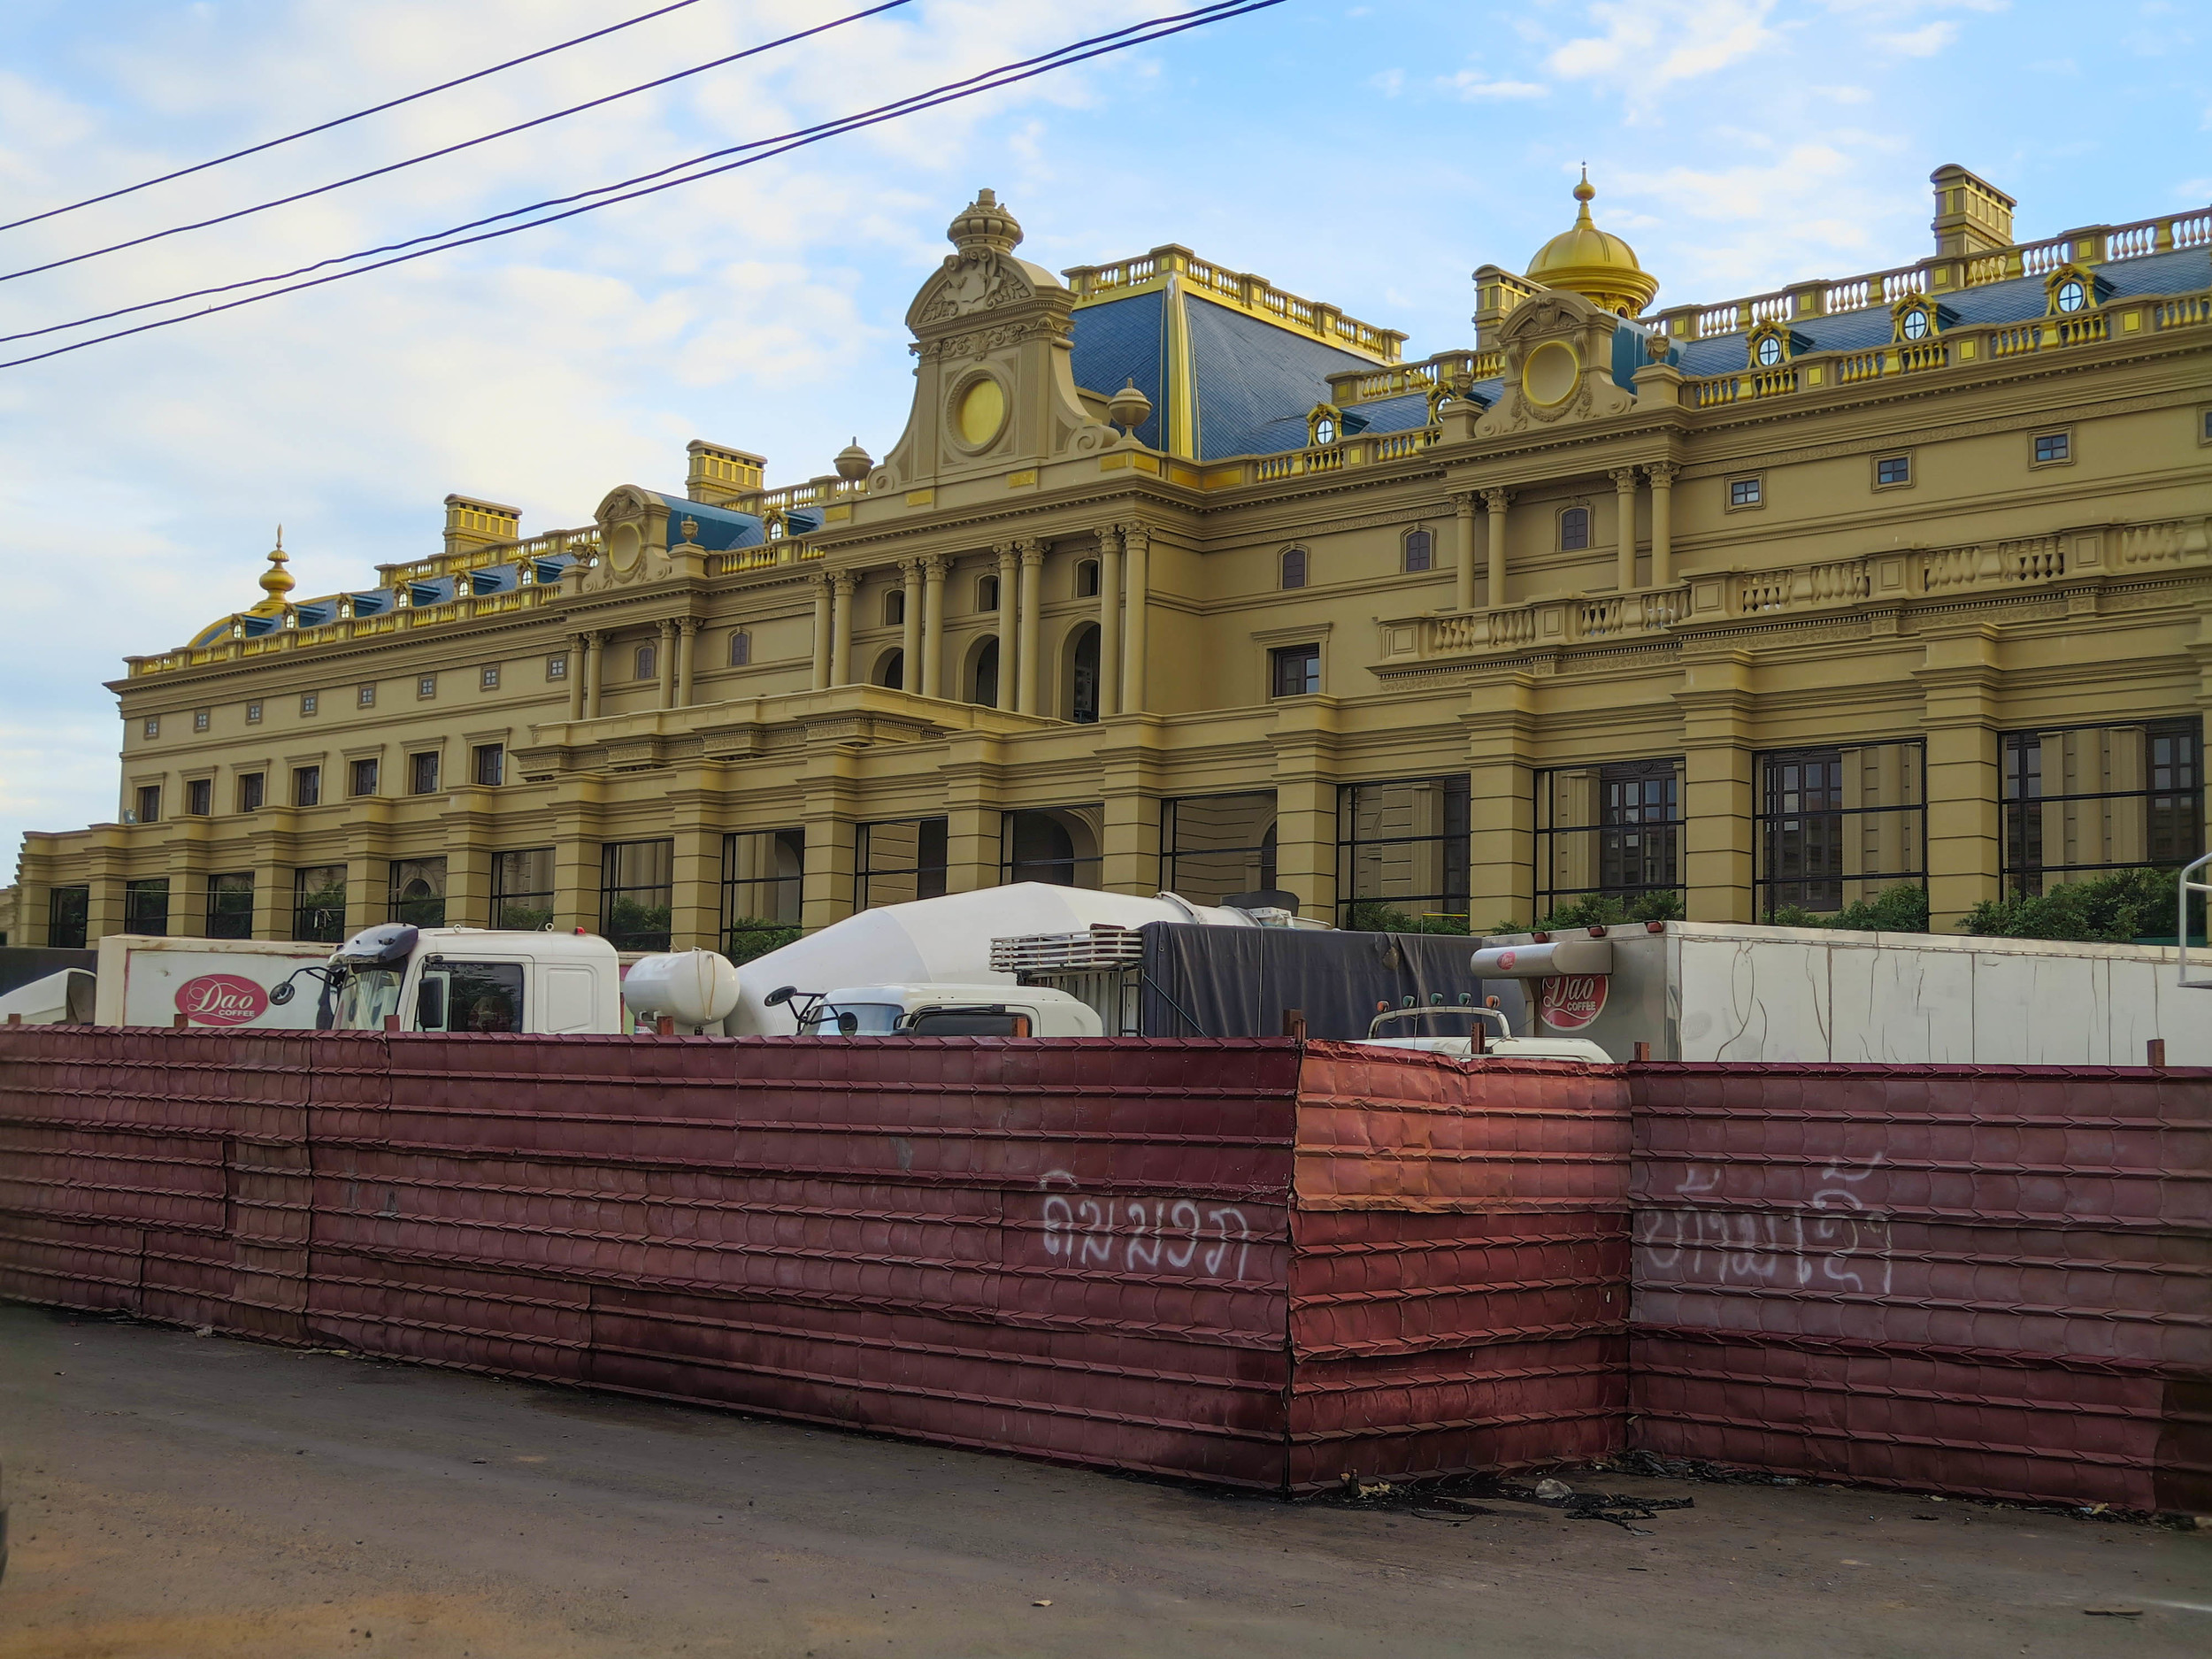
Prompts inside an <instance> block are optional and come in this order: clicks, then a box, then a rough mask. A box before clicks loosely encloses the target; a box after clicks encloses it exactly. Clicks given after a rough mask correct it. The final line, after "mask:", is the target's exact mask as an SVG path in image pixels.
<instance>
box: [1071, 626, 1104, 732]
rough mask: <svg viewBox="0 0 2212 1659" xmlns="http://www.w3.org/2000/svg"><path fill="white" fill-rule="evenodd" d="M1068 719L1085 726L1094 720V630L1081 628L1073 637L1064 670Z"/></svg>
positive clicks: (1095, 692)
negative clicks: (1067, 663) (1065, 673)
mask: <svg viewBox="0 0 2212 1659" xmlns="http://www.w3.org/2000/svg"><path fill="white" fill-rule="evenodd" d="M1068 718H1069V719H1071V720H1072V721H1074V722H1075V723H1076V724H1077V725H1078V726H1089V725H1091V724H1093V723H1094V721H1096V720H1097V718H1098V630H1097V629H1096V628H1095V627H1087V628H1085V629H1084V630H1083V631H1082V633H1080V634H1077V635H1076V638H1075V654H1074V660H1073V661H1072V662H1071V664H1069V668H1068Z"/></svg>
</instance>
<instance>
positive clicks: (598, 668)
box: [584, 633, 607, 720]
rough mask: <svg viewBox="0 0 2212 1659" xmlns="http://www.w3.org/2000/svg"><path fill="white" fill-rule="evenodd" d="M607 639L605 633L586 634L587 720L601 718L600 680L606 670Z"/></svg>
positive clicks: (585, 708) (585, 690) (585, 681)
mask: <svg viewBox="0 0 2212 1659" xmlns="http://www.w3.org/2000/svg"><path fill="white" fill-rule="evenodd" d="M606 639H607V636H606V635H605V634H596V633H595V634H586V635H584V718H586V719H587V720H595V719H597V718H599V682H600V680H602V679H603V677H604V672H605V666H606V664H605V661H604V653H603V647H604V646H605V644H606Z"/></svg>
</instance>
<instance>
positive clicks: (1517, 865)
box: [1460, 520, 1536, 933]
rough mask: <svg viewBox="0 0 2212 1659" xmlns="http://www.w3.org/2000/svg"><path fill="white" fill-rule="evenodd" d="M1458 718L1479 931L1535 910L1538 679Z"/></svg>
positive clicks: (1477, 696)
mask: <svg viewBox="0 0 2212 1659" xmlns="http://www.w3.org/2000/svg"><path fill="white" fill-rule="evenodd" d="M1492 522H1493V523H1495V520H1493V521H1492ZM1460 719H1461V721H1462V723H1463V725H1464V726H1465V727H1466V729H1467V908H1468V918H1467V921H1468V926H1470V927H1471V928H1472V929H1473V930H1474V931H1475V932H1476V933H1481V932H1482V931H1483V930H1484V929H1486V928H1487V927H1489V926H1492V925H1493V924H1494V923H1495V922H1498V921H1501V920H1503V919H1505V918H1515V919H1520V918H1527V917H1531V916H1532V915H1533V914H1534V913H1535V908H1536V804H1535V776H1534V764H1533V759H1532V757H1533V756H1534V753H1535V748H1536V682H1535V681H1534V680H1532V678H1531V677H1530V676H1528V675H1526V674H1515V675H1513V676H1511V677H1510V678H1509V679H1504V680H1498V681H1495V682H1494V683H1492V684H1491V685H1488V686H1486V687H1482V688H1480V689H1478V690H1477V691H1476V692H1475V693H1474V694H1473V695H1472V696H1471V698H1470V700H1469V706H1468V709H1467V710H1466V711H1465V712H1464V713H1463V714H1462V715H1461V716H1460Z"/></svg>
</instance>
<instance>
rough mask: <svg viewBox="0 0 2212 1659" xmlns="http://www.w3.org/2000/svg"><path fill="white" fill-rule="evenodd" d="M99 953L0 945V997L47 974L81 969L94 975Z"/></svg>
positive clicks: (41, 946) (34, 946)
mask: <svg viewBox="0 0 2212 1659" xmlns="http://www.w3.org/2000/svg"><path fill="white" fill-rule="evenodd" d="M99 966H100V953H99V952H98V951H96V950H54V949H48V948H47V947H45V946H43V945H0V996H5V995H7V994H8V993H9V992H10V991H12V990H15V989H17V988H18V987H21V986H26V985H28V984H30V983H31V981H32V980H34V979H44V978H45V977H46V976H47V975H48V974H50V973H59V972H61V971H62V970H63V969H64V968H82V969H83V970H84V971H85V972H87V973H93V972H98V970H99Z"/></svg>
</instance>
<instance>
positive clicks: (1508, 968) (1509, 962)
mask: <svg viewBox="0 0 2212 1659" xmlns="http://www.w3.org/2000/svg"><path fill="white" fill-rule="evenodd" d="M1519 956H1520V953H1519V952H1518V951H1514V950H1501V951H1500V952H1499V953H1498V970H1499V972H1502V973H1510V972H1513V964H1514V963H1515V962H1516V961H1517V960H1518V959H1519Z"/></svg>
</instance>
